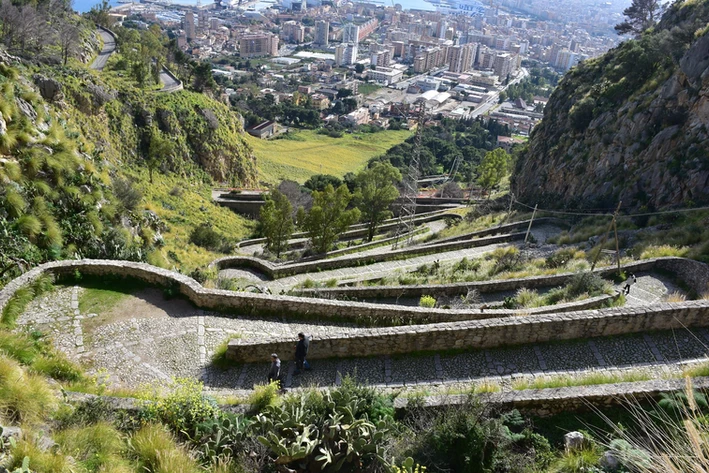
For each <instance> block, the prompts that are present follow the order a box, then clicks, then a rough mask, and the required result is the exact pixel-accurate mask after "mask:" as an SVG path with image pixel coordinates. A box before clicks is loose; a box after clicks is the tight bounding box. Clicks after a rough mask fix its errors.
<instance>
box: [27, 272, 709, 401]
mask: <svg viewBox="0 0 709 473" xmlns="http://www.w3.org/2000/svg"><path fill="white" fill-rule="evenodd" d="M641 283H642V285H641ZM640 288H643V289H642V290H643V291H645V292H647V294H649V296H648V297H646V298H645V299H644V300H646V301H647V302H646V303H650V302H652V300H653V298H656V297H662V295H663V294H666V293H667V292H672V291H674V290H675V289H676V288H675V287H674V286H673V285H672V284H671V282H669V281H665V280H664V279H663V278H660V277H657V276H655V275H651V274H643V275H639V278H638V284H636V286H635V287H634V288H633V290H632V291H631V294H632V293H633V292H637V293H638V295H641V294H643V293H641V292H640ZM83 291H84V289H83V288H80V287H66V288H60V289H58V290H57V291H55V292H53V293H51V294H48V295H45V296H42V297H40V298H39V299H37V300H35V301H33V302H32V303H31V304H30V305H29V307H28V308H27V310H26V311H25V313H24V314H23V315H22V316H21V317H20V319H19V324H20V326H21V328H20V329H28V330H41V331H43V332H45V333H48V334H49V335H50V336H51V337H52V339H53V342H54V344H55V345H56V346H57V348H59V349H60V350H62V351H63V352H65V353H66V354H67V355H69V356H70V357H71V358H74V359H77V360H80V361H82V362H85V364H86V365H87V366H88V369H89V370H90V371H91V372H95V373H97V374H98V373H100V372H103V371H106V372H108V373H109V374H110V377H109V382H110V383H111V384H113V385H126V386H132V387H136V386H139V385H141V384H143V383H148V382H159V383H165V382H167V381H168V380H170V379H171V378H173V377H196V378H199V379H201V380H202V381H203V382H204V383H205V385H206V387H207V388H208V389H209V390H211V391H213V392H215V393H222V394H233V393H235V392H240V391H242V390H250V389H252V388H253V386H254V384H258V383H262V382H263V381H264V379H265V374H266V371H267V369H268V360H264V362H263V363H251V364H242V365H238V366H234V367H231V368H229V369H226V370H221V369H218V368H216V367H214V366H212V365H211V364H210V358H211V356H212V354H213V353H214V351H215V350H216V349H217V347H218V346H219V345H220V344H221V343H222V342H224V341H225V340H227V339H230V338H235V337H244V338H255V339H258V338H260V337H270V336H273V335H279V336H286V337H287V336H293V339H294V346H295V334H297V333H298V332H300V331H303V332H305V333H308V334H312V335H313V336H314V338H315V340H317V338H318V337H319V336H320V337H321V336H326V335H334V334H338V333H342V332H344V331H346V330H351V328H352V325H347V324H337V323H328V322H307V321H291V320H280V319H274V318H268V319H267V318H251V317H242V316H237V315H234V316H228V315H224V314H218V313H213V312H209V311H203V310H200V309H195V308H193V307H191V306H190V305H189V304H188V303H186V302H183V301H179V300H178V301H175V300H171V301H163V300H162V295H161V293H160V291H158V290H157V289H147V290H143V291H141V292H140V293H139V295H138V296H126V297H125V299H124V300H123V301H122V302H120V303H119V306H117V307H115V308H113V309H112V311H111V312H112V313H118V314H121V316H116V317H115V318H114V319H110V318H109V319H108V320H103V317H105V316H104V315H103V314H102V315H101V317H100V318H99V319H97V321H96V322H91V323H89V322H88V321H89V319H92V318H94V317H97V316H96V314H81V313H80V312H79V301H80V300H81V297H82V294H83ZM638 300H641V299H640V298H638ZM131 308H133V309H132V310H133V312H132V313H126V312H130V311H131ZM124 309H125V310H124ZM97 322H101V323H97ZM707 346H709V330H708V329H692V330H678V331H668V332H655V333H641V334H632V335H625V336H618V337H605V338H595V339H591V340H572V341H568V342H557V343H539V344H530V345H521V346H514V347H502V348H496V349H487V350H469V351H463V352H450V353H444V352H442V353H426V354H422V355H420V356H392V357H389V356H384V357H360V358H346V359H327V360H317V361H314V362H313V367H314V369H313V370H312V371H310V372H306V373H304V374H302V375H298V376H296V375H294V373H293V366H292V363H288V364H287V370H288V371H287V376H286V378H285V379H286V385H287V387H289V388H300V387H306V386H335V385H338V384H340V383H341V381H342V378H343V376H346V375H352V376H355V377H356V378H357V379H359V380H361V381H365V382H367V383H369V384H373V385H377V386H381V387H386V388H405V389H417V388H420V387H426V389H434V390H436V389H439V390H441V389H449V388H450V387H451V386H457V385H461V386H468V387H469V386H470V385H471V384H476V383H488V382H493V383H496V384H499V385H500V386H501V387H502V388H503V389H511V386H512V384H513V382H515V381H516V380H520V379H533V378H536V377H539V376H553V375H557V374H564V375H573V376H577V375H582V374H584V373H588V372H597V371H602V372H618V371H624V370H638V369H640V370H642V371H643V372H645V373H647V375H648V376H649V377H653V378H658V377H663V376H670V375H672V374H675V375H676V374H677V373H679V372H680V371H681V369H682V367H683V364H682V363H687V362H689V363H698V362H701V361H703V360H704V357H705V355H706V354H707V352H708V351H709V350H708V349H707ZM461 389H462V388H461Z"/></svg>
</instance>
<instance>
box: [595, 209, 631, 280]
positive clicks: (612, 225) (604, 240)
mask: <svg viewBox="0 0 709 473" xmlns="http://www.w3.org/2000/svg"><path fill="white" fill-rule="evenodd" d="M622 203H623V201H620V202H618V207H617V208H616V209H615V212H613V219H612V220H611V223H610V224H609V225H608V230H606V232H605V233H604V234H603V239H602V240H601V245H600V246H599V247H598V251H596V256H594V257H593V264H591V271H593V270H594V269H595V267H596V262H597V261H598V257H599V256H600V255H601V250H603V245H605V244H606V240H608V234H609V233H610V231H611V228H614V227H615V219H616V218H617V217H618V212H620V206H621V204H622ZM615 238H616V240H615V243H616V251H617V252H618V270H619V271H620V251H619V250H618V233H616V235H615Z"/></svg>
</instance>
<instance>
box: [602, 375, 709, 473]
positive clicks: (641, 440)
mask: <svg viewBox="0 0 709 473" xmlns="http://www.w3.org/2000/svg"><path fill="white" fill-rule="evenodd" d="M700 396H701V398H700ZM667 401H669V402H667ZM700 401H702V403H705V399H704V397H703V395H698V394H697V393H696V392H695V391H694V389H693V386H692V382H691V379H689V378H687V379H686V384H685V389H684V393H682V394H681V395H676V394H675V395H672V396H669V397H666V398H665V399H664V400H663V401H660V402H659V403H657V404H656V405H655V406H654V408H653V409H651V410H646V409H643V408H642V407H641V405H640V403H639V402H633V400H631V401H629V402H627V403H626V404H625V408H626V409H627V411H628V413H629V414H630V415H631V416H632V418H633V420H634V422H633V423H634V424H635V425H637V427H636V428H632V429H629V428H625V427H621V426H619V425H617V424H616V423H614V422H613V421H611V420H610V419H609V418H608V417H606V416H605V415H604V414H603V412H601V411H598V413H599V415H600V416H601V417H602V418H603V419H604V420H605V421H606V422H607V424H608V426H609V427H610V428H611V433H612V436H613V437H615V439H614V440H612V441H610V442H607V443H606V445H604V446H605V447H606V448H608V449H609V450H611V451H613V453H614V455H615V456H616V457H617V458H618V459H619V460H620V461H621V463H622V464H623V465H624V466H625V467H626V468H627V469H628V470H630V471H634V472H637V473H659V472H663V473H705V472H707V471H709V426H708V424H707V422H706V418H705V416H704V415H703V414H702V411H701V410H700V407H699V404H700ZM663 402H665V405H664V406H663V405H662V403H663Z"/></svg>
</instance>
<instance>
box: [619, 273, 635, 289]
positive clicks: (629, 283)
mask: <svg viewBox="0 0 709 473" xmlns="http://www.w3.org/2000/svg"><path fill="white" fill-rule="evenodd" d="M636 282H638V279H637V278H636V277H635V275H634V274H633V273H630V276H628V279H626V280H625V285H624V286H623V290H622V291H621V292H622V293H623V294H630V286H632V285H633V284H635V283H636Z"/></svg>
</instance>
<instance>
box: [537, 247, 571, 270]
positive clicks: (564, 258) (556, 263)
mask: <svg viewBox="0 0 709 473" xmlns="http://www.w3.org/2000/svg"><path fill="white" fill-rule="evenodd" d="M578 252H579V250H577V249H576V248H561V249H560V250H557V251H555V252H554V253H553V254H551V255H549V256H547V257H546V259H545V260H544V266H546V267H547V268H550V269H556V268H562V267H564V266H565V265H566V263H568V262H569V261H571V260H572V259H575V258H576V254H577V253H578Z"/></svg>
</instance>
